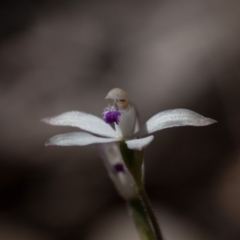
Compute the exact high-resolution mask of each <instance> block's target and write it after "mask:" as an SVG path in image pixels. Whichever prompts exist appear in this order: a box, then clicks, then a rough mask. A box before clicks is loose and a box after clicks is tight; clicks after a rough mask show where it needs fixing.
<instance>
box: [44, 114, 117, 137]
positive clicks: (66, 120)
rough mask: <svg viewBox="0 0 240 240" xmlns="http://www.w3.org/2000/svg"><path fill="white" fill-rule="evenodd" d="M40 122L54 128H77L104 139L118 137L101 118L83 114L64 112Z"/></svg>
mask: <svg viewBox="0 0 240 240" xmlns="http://www.w3.org/2000/svg"><path fill="white" fill-rule="evenodd" d="M42 121H43V122H45V123H47V124H50V125H55V126H71V127H78V128H80V129H82V130H84V131H88V132H91V133H94V134H98V135H101V136H105V137H112V138H114V137H118V135H117V133H116V132H115V131H114V129H113V128H112V127H111V126H110V125H108V124H106V123H105V122H104V121H103V120H102V119H101V118H99V117H97V116H94V115H92V114H88V113H84V112H78V111H71V112H65V113H62V114H60V115H58V116H55V117H50V118H44V119H42Z"/></svg>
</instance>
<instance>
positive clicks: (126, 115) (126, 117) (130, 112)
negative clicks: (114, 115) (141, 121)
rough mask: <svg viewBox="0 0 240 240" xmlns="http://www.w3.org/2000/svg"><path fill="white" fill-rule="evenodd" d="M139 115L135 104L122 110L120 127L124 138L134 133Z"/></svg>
mask: <svg viewBox="0 0 240 240" xmlns="http://www.w3.org/2000/svg"><path fill="white" fill-rule="evenodd" d="M136 120H137V115H136V110H135V108H134V106H130V107H129V109H127V110H125V111H124V112H122V115H121V117H120V122H119V128H120V130H121V133H122V136H123V137H124V138H126V137H130V136H132V135H133V133H134V129H135V125H136Z"/></svg>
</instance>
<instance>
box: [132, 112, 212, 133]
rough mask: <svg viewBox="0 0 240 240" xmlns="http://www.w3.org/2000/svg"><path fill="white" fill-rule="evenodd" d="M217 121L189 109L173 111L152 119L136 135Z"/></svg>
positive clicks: (159, 114) (162, 113)
mask: <svg viewBox="0 0 240 240" xmlns="http://www.w3.org/2000/svg"><path fill="white" fill-rule="evenodd" d="M215 122H216V121H215V120H213V119H211V118H206V117H204V116H202V115H200V114H198V113H196V112H193V111H191V110H188V109H172V110H166V111H163V112H160V113H158V114H156V115H154V116H153V117H151V118H150V119H149V120H148V121H147V122H146V123H145V125H143V127H142V128H141V129H140V131H139V132H138V133H137V134H136V135H138V136H139V135H141V136H142V135H145V134H150V133H153V132H156V131H159V130H162V129H164V128H171V127H179V126H206V125H209V124H212V123H215Z"/></svg>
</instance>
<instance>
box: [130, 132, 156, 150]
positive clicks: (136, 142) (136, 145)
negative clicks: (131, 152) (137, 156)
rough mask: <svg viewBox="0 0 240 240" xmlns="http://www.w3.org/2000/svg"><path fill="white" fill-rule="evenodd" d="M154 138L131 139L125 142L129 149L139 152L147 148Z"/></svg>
mask: <svg viewBox="0 0 240 240" xmlns="http://www.w3.org/2000/svg"><path fill="white" fill-rule="evenodd" d="M153 138H154V136H153V135H151V136H148V137H145V138H139V139H133V140H128V141H126V144H127V146H128V148H129V149H136V150H139V151H141V150H142V149H143V148H145V147H147V146H148V145H149V144H150V143H151V142H152V140H153Z"/></svg>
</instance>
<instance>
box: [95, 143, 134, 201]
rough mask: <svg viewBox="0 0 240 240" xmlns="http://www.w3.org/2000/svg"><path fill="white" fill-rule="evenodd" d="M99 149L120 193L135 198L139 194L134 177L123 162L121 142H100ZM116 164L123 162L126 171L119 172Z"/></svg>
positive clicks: (127, 198)
mask: <svg viewBox="0 0 240 240" xmlns="http://www.w3.org/2000/svg"><path fill="white" fill-rule="evenodd" d="M99 151H100V155H101V157H102V159H103V161H104V164H105V166H106V168H107V171H108V174H109V176H110V178H111V179H112V181H113V183H114V184H115V186H116V188H117V190H118V192H119V194H120V195H121V196H122V197H123V198H125V199H126V200H129V199H133V198H135V197H136V195H137V193H136V190H135V187H134V186H135V183H134V180H133V177H132V176H131V174H130V173H129V171H128V170H127V167H126V166H125V164H124V162H123V159H122V155H121V153H120V149H119V144H117V143H105V144H99ZM116 164H122V165H123V166H124V171H123V172H117V171H116V170H115V168H114V167H115V165H116Z"/></svg>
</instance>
